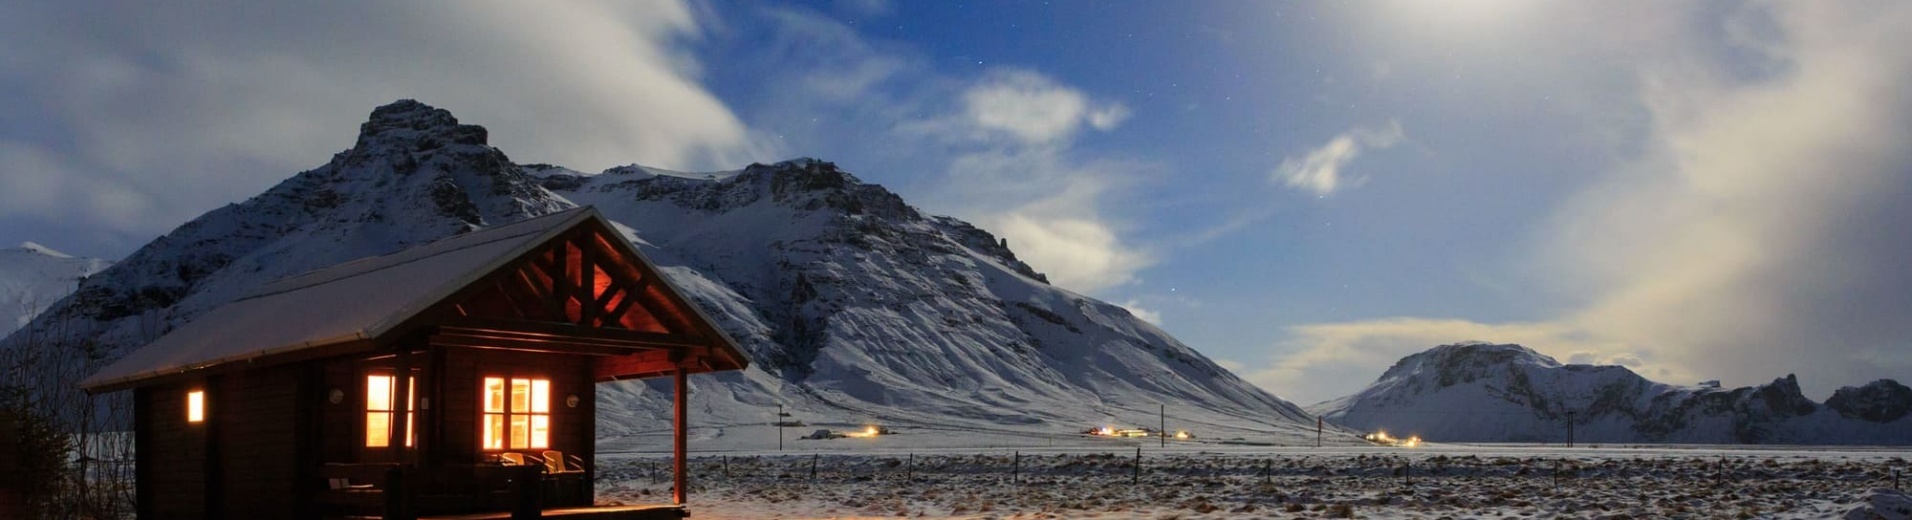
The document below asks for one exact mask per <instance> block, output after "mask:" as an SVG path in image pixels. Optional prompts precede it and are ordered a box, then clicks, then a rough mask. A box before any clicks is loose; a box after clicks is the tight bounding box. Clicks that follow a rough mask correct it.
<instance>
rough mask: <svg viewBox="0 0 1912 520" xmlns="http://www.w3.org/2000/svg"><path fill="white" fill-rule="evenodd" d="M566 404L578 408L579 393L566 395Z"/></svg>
mask: <svg viewBox="0 0 1912 520" xmlns="http://www.w3.org/2000/svg"><path fill="white" fill-rule="evenodd" d="M564 405H565V406H567V407H571V408H577V407H578V394H571V395H568V396H565V397H564Z"/></svg>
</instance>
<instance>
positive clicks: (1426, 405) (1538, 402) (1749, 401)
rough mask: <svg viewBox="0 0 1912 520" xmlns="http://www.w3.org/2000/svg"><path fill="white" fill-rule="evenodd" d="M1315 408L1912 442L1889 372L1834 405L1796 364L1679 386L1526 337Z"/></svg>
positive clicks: (1754, 436) (1347, 421) (1907, 399)
mask: <svg viewBox="0 0 1912 520" xmlns="http://www.w3.org/2000/svg"><path fill="white" fill-rule="evenodd" d="M1309 410H1311V411H1314V412H1316V413H1320V414H1322V415H1323V416H1325V417H1326V418H1327V420H1329V421H1333V422H1336V423H1338V424H1341V425H1343V426H1347V427H1350V428H1356V429H1361V430H1376V429H1386V430H1387V431H1389V432H1392V433H1395V434H1397V435H1406V434H1418V435H1420V436H1421V437H1422V438H1424V439H1426V440H1429V441H1447V442H1549V443H1557V442H1564V441H1565V440H1566V437H1567V427H1568V421H1569V414H1572V415H1571V420H1572V424H1573V435H1574V438H1575V440H1576V441H1579V442H1606V443H1635V442H1666V443H1701V444H1739V443H1746V444H1868V445H1904V444H1912V418H1908V412H1912V389H1907V388H1906V387H1905V386H1904V385H1901V384H1899V383H1898V382H1896V381H1892V380H1879V381H1874V382H1871V383H1868V384H1866V385H1863V386H1858V387H1846V388H1842V389H1840V390H1839V391H1838V392H1837V393H1835V394H1834V395H1833V397H1832V398H1831V399H1828V400H1827V401H1826V403H1825V404H1820V403H1816V402H1813V401H1812V400H1811V399H1807V398H1806V397H1805V396H1804V395H1801V394H1800V392H1799V382H1798V380H1797V379H1795V378H1794V377H1793V376H1791V375H1788V376H1786V377H1782V378H1779V379H1776V380H1774V381H1773V382H1771V383H1767V384H1764V385H1759V386H1752V387H1744V388H1733V389H1724V388H1718V387H1717V385H1709V386H1675V385H1668V384H1663V383H1656V382H1653V381H1649V380H1647V379H1646V378H1644V377H1640V376H1639V375H1638V374H1635V373H1633V371H1632V370H1628V369H1627V368H1626V367H1620V366H1593V365H1563V364H1561V363H1560V362H1558V361H1555V360H1554V359H1553V358H1551V357H1548V356H1545V355H1542V354H1540V353H1538V352H1534V351H1533V350H1530V349H1528V348H1526V347H1522V346H1520V345H1493V344H1486V343H1461V344H1454V345H1441V346H1438V347H1434V348H1432V349H1429V350H1427V351H1425V352H1421V353H1418V354H1414V355H1411V356H1408V357H1406V358H1402V359H1401V361H1400V362H1397V363H1395V364H1394V366H1393V367H1391V368H1389V369H1388V370H1387V372H1385V373H1383V374H1381V378H1380V379H1379V380H1377V381H1375V382H1374V384H1372V385H1368V387H1367V388H1366V389H1364V390H1362V391H1361V392H1360V393H1356V394H1354V395H1350V396H1347V397H1342V398H1340V399H1335V400H1332V401H1328V402H1324V403H1320V404H1316V405H1314V406H1311V407H1309Z"/></svg>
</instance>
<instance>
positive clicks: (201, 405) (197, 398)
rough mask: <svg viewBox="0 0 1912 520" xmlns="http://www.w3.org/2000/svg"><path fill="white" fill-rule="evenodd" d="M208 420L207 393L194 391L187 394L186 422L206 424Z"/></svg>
mask: <svg viewBox="0 0 1912 520" xmlns="http://www.w3.org/2000/svg"><path fill="white" fill-rule="evenodd" d="M205 420H206V392H205V391H203V390H193V391H191V392H186V422H195V423H196V422H204V421H205Z"/></svg>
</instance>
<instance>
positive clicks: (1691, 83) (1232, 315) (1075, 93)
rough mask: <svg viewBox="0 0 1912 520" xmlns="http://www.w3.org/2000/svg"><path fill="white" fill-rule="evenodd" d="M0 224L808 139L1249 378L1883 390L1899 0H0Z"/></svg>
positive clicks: (111, 222)
mask: <svg viewBox="0 0 1912 520" xmlns="http://www.w3.org/2000/svg"><path fill="white" fill-rule="evenodd" d="M0 7H3V8H4V10H5V11H6V12H7V13H8V14H9V16H0V65H4V66H3V67H0V95H4V96H6V99H9V100H10V101H11V102H9V103H7V104H6V106H5V107H4V108H0V241H5V242H20V241H26V240H32V241H37V242H41V243H45V244H48V245H51V246H53V247H55V248H59V249H63V250H67V251H69V252H72V253H78V254H87V255H94V256H103V257H109V258H116V257H119V256H122V255H124V254H126V253H127V252H130V251H131V249H132V248H135V247H137V246H138V245H139V244H141V243H143V242H145V241H146V240H150V239H151V238H152V237H154V236H156V235H158V234H160V233H163V232H165V231H166V230H168V229H170V228H171V227H173V226H175V225H177V224H179V223H181V222H183V221H185V220H186V219H189V218H191V217H193V216H195V215H197V214H199V213H201V212H204V211H206V210H209V209H211V208H214V207H217V206H218V205H220V204H225V203H229V202H234V201H237V200H242V199H243V198H245V197H247V196H250V195H252V194H255V193H257V192H259V191H261V190H263V189H265V188H266V187H269V186H270V185H272V184H273V183H276V182H278V181H279V180H281V179H283V178H285V177H288V176H290V175H291V174H292V173H294V172H297V171H299V170H303V169H306V168H310V167H314V166H317V165H319V164H322V163H323V162H324V161H326V160H327V158H329V156H330V154H331V153H334V152H336V151H338V150H342V149H344V148H346V147H348V146H350V144H351V140H352V138H353V134H354V132H355V130H356V125H357V123H358V122H359V121H360V120H362V118H363V117H364V115H365V114H366V113H368V112H369V111H370V109H371V108H372V107H373V106H376V105H378V104H382V103H385V102H389V101H391V100H393V99H398V98H417V99H420V100H422V101H425V102H427V103H431V104H434V105H437V106H440V107H443V108H447V109H449V110H451V111H452V112H453V113H455V114H457V115H458V116H459V117H460V118H461V119H463V120H464V121H466V122H470V123H476V124H481V125H485V126H487V127H488V128H490V129H491V130H492V142H493V144H495V145H497V146H499V147H500V148H502V149H504V150H505V151H506V152H507V153H509V154H511V156H512V157H513V159H514V160H517V161H519V162H549V163H556V164H562V165H566V166H570V167H573V168H577V169H584V170H596V169H602V168H606V167H611V166H616V165H621V164H628V163H642V164H647V165H652V166H661V167H667V168H677V169H687V170H714V169H733V168H737V167H739V166H741V165H743V164H747V163H749V162H751V161H773V160H779V159H784V158H790V157H797V156H814V157H821V158H825V159H828V160H832V161H835V162H837V163H838V164H839V165H842V166H843V167H845V168H848V169H850V170H851V171H853V172H855V173H857V174H858V176H860V177H861V178H863V179H864V180H865V181H868V182H874V183H878V184H882V185H884V186H887V187H889V188H890V189H892V190H895V191H897V192H899V193H901V194H902V195H903V196H904V197H905V198H906V199H907V200H909V201H911V202H912V203H914V204H916V205H918V206H920V207H923V208H924V209H926V210H928V211H931V212H933V213H941V214H949V215H954V216H957V217H961V218H964V219H967V220H970V221H972V222H975V223H977V224H979V225H981V226H983V227H984V228H986V229H989V230H991V231H993V232H996V233H997V234H999V235H1002V236H1006V237H1008V238H1009V239H1010V245H1011V247H1012V248H1014V249H1016V250H1017V251H1018V253H1019V254H1021V255H1023V256H1024V258H1025V259H1027V260H1029V261H1030V262H1031V263H1032V264H1034V265H1035V266H1036V267H1037V268H1038V269H1040V270H1042V271H1045V272H1047V273H1049V275H1050V277H1051V279H1052V280H1055V281H1056V282H1057V283H1058V284H1059V285H1062V286H1064V287H1067V288H1070V289H1072V290H1076V291H1078V292H1082V293H1085V294H1089V295H1092V296H1096V297H1099V298H1102V299H1105V300H1109V301H1112V302H1115V303H1120V304H1124V305H1126V306H1128V307H1130V308H1131V309H1132V310H1134V311H1136V312H1137V313H1138V314H1139V315H1143V316H1145V317H1147V318H1149V319H1151V320H1153V321H1156V322H1157V323H1159V324H1160V325H1161V326H1162V327H1164V328H1165V329H1167V330H1168V331H1169V332H1171V333H1173V334H1175V335H1176V336H1177V337H1178V338H1180V339H1182V340H1183V341H1185V342H1187V343H1189V344H1190V345H1192V346H1194V347H1196V348H1197V349H1199V350H1201V351H1202V352H1204V353H1206V354H1208V355H1209V356H1211V357H1214V358H1217V359H1218V360H1222V361H1223V362H1224V363H1225V364H1227V365H1228V366H1230V367H1231V368H1233V369H1235V370H1236V371H1237V372H1238V373H1240V374H1242V375H1243V376H1245V377H1248V378H1249V379H1250V380H1251V381H1254V382H1256V383H1257V384H1260V385H1262V386H1263V387H1265V388H1268V389H1270V390H1272V391H1274V392H1276V393H1277V395H1281V396H1282V397H1285V398H1288V399H1291V400H1294V401H1297V402H1301V403H1303V404H1308V403H1312V402H1315V401H1318V400H1322V399H1327V398H1332V397H1336V396H1339V395H1343V394H1347V393H1351V392H1353V391H1355V390H1358V389H1359V388H1360V387H1361V386H1362V385H1365V384H1366V383H1368V382H1370V381H1372V380H1373V378H1374V377H1376V376H1378V375H1379V373H1380V372H1381V371H1382V370H1383V369H1385V368H1386V367H1387V366H1388V365H1389V364H1391V363H1392V362H1393V361H1394V360H1396V359H1398V358H1399V357H1401V356H1403V355H1405V354H1408V353H1412V352H1415V351H1419V350H1422V349H1425V348H1427V347H1430V346H1433V345H1435V344H1439V343H1445V342H1453V341H1461V340H1486V341H1496V342H1519V343H1523V344H1526V345H1528V346H1530V347H1533V348H1535V349H1537V350H1539V351H1541V352H1543V353H1548V354H1551V355H1554V356H1556V357H1559V358H1561V359H1562V360H1563V361H1566V360H1572V361H1577V362H1597V363H1617V364H1625V365H1628V366H1631V367H1633V368H1634V369H1635V370H1637V371H1640V372H1642V373H1643V374H1645V375H1647V376H1649V377H1652V378H1655V379H1659V380H1662V381H1665V382H1671V383H1682V384H1686V383H1692V382H1694V381H1698V380H1701V379H1723V380H1725V382H1726V383H1727V384H1729V385H1732V384H1756V383H1762V382H1765V381H1769V380H1771V379H1772V378H1776V377H1780V376H1783V375H1785V374H1786V373H1791V372H1797V373H1799V374H1800V376H1801V378H1802V381H1801V383H1802V385H1803V386H1804V387H1805V388H1806V390H1807V392H1808V394H1809V395H1811V396H1813V397H1816V398H1824V397H1825V396H1826V395H1828V394H1829V393H1830V392H1831V390H1832V389H1833V388H1836V387H1838V386H1842V385H1849V384H1859V383H1863V382H1866V381H1869V380H1871V379H1875V378H1881V377H1892V378H1896V379H1900V380H1902V381H1903V380H1906V379H1908V377H1907V376H1908V375H1912V373H1909V372H1912V370H1909V369H1912V364H1909V363H1908V361H1907V359H1908V358H1912V356H1907V355H1906V354H1908V350H1912V349H1908V341H1909V338H1912V325H1909V324H1908V323H1912V320H1905V319H1904V318H1903V316H1904V315H1905V313H1906V311H1908V310H1912V275H1908V274H1907V273H1906V272H1905V271H1906V270H1905V269H1903V268H1902V265H1903V263H1904V261H1903V260H1902V259H1903V258H1905V257H1906V254H1907V253H1912V247H1907V246H1908V244H1909V242H1908V237H1907V236H1906V234H1905V232H1904V229H1905V224H1904V223H1905V222H1907V221H1908V218H1912V211H1908V210H1907V209H1905V208H1912V204H1908V203H1912V182H1908V181H1912V179H1908V177H1912V151H1908V146H1906V145H1905V144H1904V141H1905V139H1904V137H1905V136H1907V135H1912V99H1909V98H1912V96H1907V95H1905V94H1904V91H1905V90H1906V87H1907V85H1908V80H1912V51H1908V49H1912V31H1904V30H1903V28H1904V27H1912V6H1908V5H1905V4H1904V3H1903V2H1891V1H1880V2H1867V1H1850V2H1847V1H1841V2H1812V3H1764V2H1750V3H1749V2H1683V3H1674V4H1668V3H1664V2H1646V1H1640V2H1633V1H1622V2H1599V3H1592V2H1546V1H1521V0H1475V1H1460V2H1428V1H1410V0H1398V1H1359V2H1333V3H1330V2H1278V1H1239V2H1225V1H1212V2H1139V1H1138V2H1045V3H1036V2H954V1H949V2H941V1H939V2H890V1H882V0H843V1H817V2H802V3H759V2H746V1H730V0H725V1H714V2H689V3H684V2H676V1H665V0H658V1H653V2H647V3H638V4H615V5H613V4H596V3H573V4H562V5H532V4H518V3H506V2H472V3H462V4H459V5H458V8H457V9H449V8H445V7H434V6H431V5H423V4H397V5H378V4H362V5H361V4H352V5H344V6H338V5H324V6H296V7H270V8H268V7H262V6H254V5H250V4H219V3H212V4H205V3H187V4H183V5H168V6H164V7H163V8H162V7H155V6H148V5H145V4H142V3H134V2H126V3H118V4H114V3H104V4H89V5H81V6H70V5H36V4H30V3H24V2H12V1H6V2H0Z"/></svg>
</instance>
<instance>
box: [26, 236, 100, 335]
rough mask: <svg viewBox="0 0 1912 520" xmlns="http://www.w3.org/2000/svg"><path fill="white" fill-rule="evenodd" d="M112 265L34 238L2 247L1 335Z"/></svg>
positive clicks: (30, 318)
mask: <svg viewBox="0 0 1912 520" xmlns="http://www.w3.org/2000/svg"><path fill="white" fill-rule="evenodd" d="M111 265H113V262H112V261H110V260H101V259H98V258H76V257H74V256H72V255H68V254H66V253H61V252H59V251H54V250H53V249H50V248H48V247H46V246H42V245H40V244H35V243H32V242H27V243H25V244H20V247H11V248H6V249H0V335H4V334H7V333H11V332H13V331H14V330H15V329H18V328H20V327H23V326H25V325H26V324H27V322H29V321H32V320H33V317H34V316H38V315H39V314H40V311H42V310H45V309H46V308H47V307H50V306H52V305H53V304H54V302H58V301H60V298H65V297H66V295H68V294H71V293H72V292H73V289H74V288H76V287H78V286H79V283H80V279H81V278H85V277H88V276H92V275H93V274H95V273H98V272H100V271H101V270H104V269H106V268H107V267H108V266H111Z"/></svg>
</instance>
